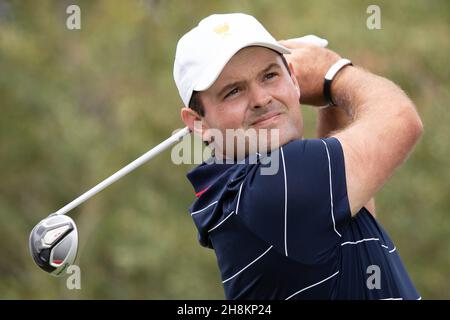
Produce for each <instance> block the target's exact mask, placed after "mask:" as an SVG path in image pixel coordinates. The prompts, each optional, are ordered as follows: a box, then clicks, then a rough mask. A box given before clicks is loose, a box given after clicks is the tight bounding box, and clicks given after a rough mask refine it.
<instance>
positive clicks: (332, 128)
mask: <svg viewBox="0 0 450 320" xmlns="http://www.w3.org/2000/svg"><path fill="white" fill-rule="evenodd" d="M353 120H354V119H353V116H352V114H350V113H348V112H347V111H346V110H345V109H344V108H339V107H329V108H320V109H319V110H318V113H317V136H318V137H319V138H326V137H330V136H332V135H333V134H334V133H336V132H338V131H340V130H343V129H344V128H346V127H347V126H348V125H349V124H351V123H352V122H353ZM364 207H365V208H366V209H367V210H369V212H370V213H371V214H372V215H373V216H374V217H376V213H375V199H374V198H373V197H372V198H371V199H370V200H369V202H367V203H366V204H365V206H364Z"/></svg>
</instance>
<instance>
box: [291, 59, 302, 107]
mask: <svg viewBox="0 0 450 320" xmlns="http://www.w3.org/2000/svg"><path fill="white" fill-rule="evenodd" d="M289 70H290V71H291V79H292V82H293V83H294V86H295V89H296V91H297V94H298V98H299V99H300V85H299V83H298V80H297V75H296V74H295V71H294V66H293V65H292V63H290V62H289Z"/></svg>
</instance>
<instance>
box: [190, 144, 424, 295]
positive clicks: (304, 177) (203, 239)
mask: <svg viewBox="0 0 450 320" xmlns="http://www.w3.org/2000/svg"><path fill="white" fill-rule="evenodd" d="M255 157H256V158H255ZM251 159H253V160H252V161H251ZM255 159H256V160H255ZM274 161H277V163H278V170H277V171H276V172H272V173H274V174H267V170H268V169H269V167H271V168H276V167H277V166H276V165H274V164H275V162H274ZM264 170H266V171H264ZM272 171H273V170H272ZM188 178H189V180H190V181H191V183H192V184H193V186H194V189H195V192H196V195H197V200H196V201H195V202H194V203H193V205H192V206H191V208H190V209H189V212H190V214H191V216H192V218H193V220H194V223H195V225H196V226H197V229H198V238H199V242H200V244H201V245H202V246H205V247H208V248H211V249H214V251H215V254H216V257H217V262H218V265H219V268H220V272H221V278H222V283H223V287H224V290H225V296H226V298H227V299H420V296H419V294H418V293H417V291H416V289H415V288H414V285H413V284H412V282H411V280H410V278H409V276H408V274H407V272H406V270H405V268H404V266H403V264H402V262H401V260H400V256H399V254H398V250H397V248H396V247H395V245H394V243H393V242H392V241H391V239H390V238H389V236H388V235H387V233H386V232H385V231H384V229H383V228H382V226H381V225H380V224H379V223H378V222H377V221H376V220H375V219H374V218H373V216H372V215H371V214H370V213H369V212H368V211H367V209H365V208H362V209H361V210H360V211H359V212H358V214H357V215H356V216H354V217H352V216H351V213H350V208H349V203H348V198H347V187H346V180H345V166H344V155H343V151H342V147H341V145H340V143H339V141H338V140H337V139H336V138H327V139H311V140H295V141H292V142H289V143H287V144H285V145H284V146H282V147H281V148H280V149H278V150H277V151H276V152H272V154H270V155H266V156H265V157H260V156H259V155H255V156H253V158H252V157H249V158H247V159H246V160H245V161H242V162H241V163H237V164H218V163H203V164H201V165H200V166H198V167H197V168H195V169H194V170H193V171H191V172H190V173H188Z"/></svg>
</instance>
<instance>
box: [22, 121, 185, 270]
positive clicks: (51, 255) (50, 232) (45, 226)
mask: <svg viewBox="0 0 450 320" xmlns="http://www.w3.org/2000/svg"><path fill="white" fill-rule="evenodd" d="M189 133H190V130H189V128H187V127H185V128H183V129H181V130H180V131H178V132H177V133H175V134H173V135H172V136H170V137H169V138H167V139H166V140H164V141H163V142H161V143H160V144H158V145H157V146H156V147H154V148H152V149H151V150H149V151H147V152H146V153H145V154H143V155H142V156H140V157H139V158H137V159H136V160H134V161H133V162H131V163H130V164H128V165H126V166H125V167H123V168H122V169H120V170H119V171H117V172H116V173H114V174H113V175H111V176H110V177H108V178H106V179H105V180H103V181H102V182H100V183H99V184H97V185H96V186H94V187H93V188H91V189H90V190H88V191H86V192H85V193H83V194H82V195H81V196H79V197H78V198H76V199H75V200H73V201H72V202H70V203H68V204H67V205H65V206H64V207H62V208H61V209H59V210H58V211H56V212H54V213H52V214H50V215H49V216H48V217H47V218H45V219H43V220H41V221H40V222H39V223H38V224H37V225H36V226H35V227H34V228H33V230H32V231H31V234H30V241H29V245H30V252H31V256H32V257H33V260H34V262H35V263H36V264H37V265H38V266H39V267H40V268H41V269H42V270H44V271H46V272H49V273H50V274H52V275H54V276H59V275H61V274H62V273H63V272H64V271H65V270H66V268H67V267H68V266H70V265H72V264H73V262H74V261H75V258H76V256H77V249H78V232H77V227H76V225H75V222H74V221H73V220H72V219H71V218H70V217H68V216H65V215H64V214H66V213H67V212H69V211H70V210H72V209H73V208H76V207H77V206H79V205H80V204H82V203H83V202H85V201H86V200H88V199H89V198H91V197H92V196H94V195H95V194H97V193H98V192H100V191H102V190H103V189H105V188H106V187H108V186H109V185H111V184H112V183H114V182H116V181H117V180H119V179H120V178H122V177H123V176H125V175H126V174H128V173H130V172H131V171H133V170H135V169H136V168H138V167H139V166H141V165H143V164H144V163H145V162H147V161H148V160H150V159H152V158H153V157H154V156H156V155H157V154H159V153H161V152H163V151H164V150H166V149H167V148H169V147H170V146H172V145H173V144H174V143H176V142H178V141H179V140H181V139H182V138H183V137H184V136H185V135H187V134H189Z"/></svg>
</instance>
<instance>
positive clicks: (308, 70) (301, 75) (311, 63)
mask: <svg viewBox="0 0 450 320" xmlns="http://www.w3.org/2000/svg"><path fill="white" fill-rule="evenodd" d="M279 43H280V44H281V45H283V46H285V47H286V48H288V49H290V50H291V54H287V55H285V58H286V60H287V61H288V63H290V64H292V66H293V68H294V73H295V75H296V77H297V80H298V83H299V85H300V93H301V96H300V102H301V103H304V104H309V105H314V106H323V105H325V104H326V101H325V98H324V97H323V82H324V78H325V74H326V73H327V71H328V69H329V68H330V67H331V66H332V65H333V64H334V63H335V62H336V61H338V60H339V59H340V58H341V57H340V56H339V55H338V54H337V53H336V52H334V51H331V50H329V49H326V48H321V47H319V46H315V45H310V44H300V43H298V42H296V41H294V40H281V41H279Z"/></svg>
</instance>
